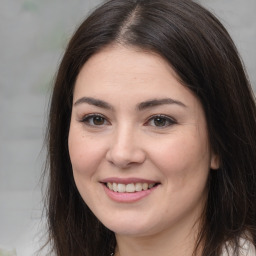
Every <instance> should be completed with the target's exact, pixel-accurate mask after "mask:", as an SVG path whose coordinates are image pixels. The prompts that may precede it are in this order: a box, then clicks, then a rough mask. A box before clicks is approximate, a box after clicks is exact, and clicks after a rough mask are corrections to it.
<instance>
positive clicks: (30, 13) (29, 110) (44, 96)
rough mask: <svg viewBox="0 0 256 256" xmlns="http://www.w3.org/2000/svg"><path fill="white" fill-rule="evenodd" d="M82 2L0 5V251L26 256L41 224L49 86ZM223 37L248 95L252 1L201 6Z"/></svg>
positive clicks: (254, 63) (254, 52) (26, 0)
mask: <svg viewBox="0 0 256 256" xmlns="http://www.w3.org/2000/svg"><path fill="white" fill-rule="evenodd" d="M99 2H101V1H100V0H98V1H95V0H94V1H93V0H92V1H89V0H72V1H69V0H54V1H53V0H44V1H36V0H23V1H22V0H1V3H0V118H1V119H0V141H1V143H0V248H1V245H2V246H5V247H11V248H12V247H14V248H17V252H18V255H19V256H29V255H32V251H33V250H34V248H35V247H37V245H36V244H37V242H36V241H34V240H33V236H34V234H35V232H36V230H37V226H38V223H39V220H40V216H41V202H40V200H41V193H40V185H39V177H40V173H41V170H42V164H43V160H44V151H41V149H42V144H43V134H44V129H45V124H46V111H47V105H48V99H49V91H50V89H49V88H50V86H51V84H52V78H53V76H54V73H55V71H56V68H57V65H58V63H59V61H60V58H61V56H62V53H63V50H64V48H65V45H66V43H67V40H68V38H69V37H70V36H71V34H72V32H73V31H74V28H75V27H76V25H77V24H78V23H80V21H81V20H82V19H83V17H84V16H85V15H86V13H87V12H88V10H90V9H91V8H92V7H93V6H95V5H96V4H98V3H99ZM201 2H202V3H203V4H204V5H205V6H206V7H207V8H209V9H210V10H212V11H213V12H214V13H215V14H216V15H217V16H218V17H219V18H220V19H221V21H222V22H223V24H224V25H225V26H226V28H227V29H228V30H229V31H230V33H231V35H232V37H233V38H234V41H235V42H236V44H237V46H238V49H239V51H240V52H241V55H242V57H243V59H244V62H245V66H246V67H247V69H248V73H249V76H250V78H251V81H252V84H253V86H254V89H256V72H255V71H256V47H255V45H256V16H255V13H256V1H255V0H244V1H241V0H204V1H201ZM0 255H1V253H0Z"/></svg>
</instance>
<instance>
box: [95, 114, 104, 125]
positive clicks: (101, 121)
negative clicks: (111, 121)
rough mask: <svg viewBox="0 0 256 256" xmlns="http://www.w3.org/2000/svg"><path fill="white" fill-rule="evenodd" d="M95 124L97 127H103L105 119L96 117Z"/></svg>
mask: <svg viewBox="0 0 256 256" xmlns="http://www.w3.org/2000/svg"><path fill="white" fill-rule="evenodd" d="M93 123H94V124H95V125H103V124H104V119H103V117H101V116H95V117H94V118H93Z"/></svg>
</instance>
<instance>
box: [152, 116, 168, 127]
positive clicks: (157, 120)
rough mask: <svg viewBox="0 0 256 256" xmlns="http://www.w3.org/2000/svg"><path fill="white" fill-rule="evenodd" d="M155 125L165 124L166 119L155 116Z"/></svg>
mask: <svg viewBox="0 0 256 256" xmlns="http://www.w3.org/2000/svg"><path fill="white" fill-rule="evenodd" d="M154 123H155V126H165V125H166V120H165V119H164V118H161V117H157V118H155V120H154Z"/></svg>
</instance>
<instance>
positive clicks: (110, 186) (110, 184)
mask: <svg viewBox="0 0 256 256" xmlns="http://www.w3.org/2000/svg"><path fill="white" fill-rule="evenodd" d="M107 187H108V188H109V189H110V190H113V185H112V183H110V182H108V183H107Z"/></svg>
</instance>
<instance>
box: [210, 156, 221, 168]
mask: <svg viewBox="0 0 256 256" xmlns="http://www.w3.org/2000/svg"><path fill="white" fill-rule="evenodd" d="M210 168H211V169H213V170H217V169H219V168H220V158H219V156H218V155H216V154H212V155H211V164H210Z"/></svg>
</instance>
